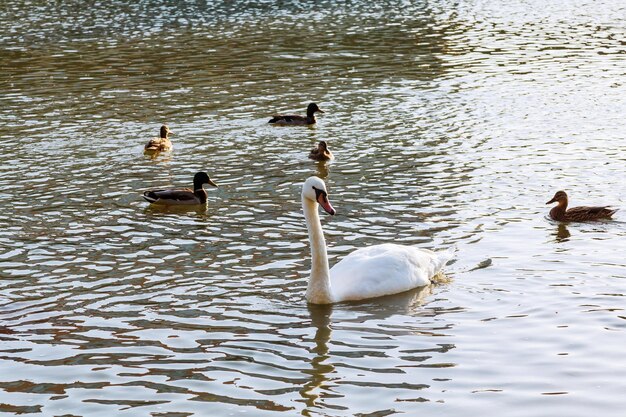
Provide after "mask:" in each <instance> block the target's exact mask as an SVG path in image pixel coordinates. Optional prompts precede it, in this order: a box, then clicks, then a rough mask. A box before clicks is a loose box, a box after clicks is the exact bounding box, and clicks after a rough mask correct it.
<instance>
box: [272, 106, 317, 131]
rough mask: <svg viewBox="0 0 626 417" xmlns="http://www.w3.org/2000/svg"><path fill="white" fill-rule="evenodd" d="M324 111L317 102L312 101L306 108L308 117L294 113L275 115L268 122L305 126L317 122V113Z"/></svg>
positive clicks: (280, 124) (279, 124)
mask: <svg viewBox="0 0 626 417" xmlns="http://www.w3.org/2000/svg"><path fill="white" fill-rule="evenodd" d="M316 112H320V113H324V112H323V111H322V109H320V108H319V107H317V104H315V103H311V104H309V106H308V107H307V109H306V117H304V116H298V115H294V114H287V115H277V116H273V117H272V118H271V119H270V121H269V122H268V123H271V124H273V125H278V126H305V125H312V124H315V122H316V120H315V113H316Z"/></svg>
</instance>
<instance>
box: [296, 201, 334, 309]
mask: <svg viewBox="0 0 626 417" xmlns="http://www.w3.org/2000/svg"><path fill="white" fill-rule="evenodd" d="M302 209H303V210H304V217H305V219H306V227H307V229H308V231H309V241H310V242H311V276H310V278H309V285H308V286H307V289H306V299H307V301H308V302H310V303H313V304H330V303H332V302H333V300H332V293H331V289H330V272H329V270H328V255H327V253H326V240H324V231H323V230H322V224H321V223H320V218H319V215H318V213H317V203H316V202H314V201H311V200H309V199H308V198H305V197H304V196H302Z"/></svg>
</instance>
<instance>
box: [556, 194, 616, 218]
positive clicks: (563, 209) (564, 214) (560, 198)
mask: <svg viewBox="0 0 626 417" xmlns="http://www.w3.org/2000/svg"><path fill="white" fill-rule="evenodd" d="M555 202H557V203H559V204H558V205H557V206H556V207H553V208H552V210H550V217H551V218H552V220H556V221H559V222H587V221H593V220H602V219H610V218H611V216H612V215H614V214H615V212H616V211H617V209H612V208H609V207H607V206H602V207H572V208H571V209H569V210H568V209H567V194H566V193H565V191H557V192H556V194H554V197H552V200H550V201H548V202H547V203H546V204H551V203H555Z"/></svg>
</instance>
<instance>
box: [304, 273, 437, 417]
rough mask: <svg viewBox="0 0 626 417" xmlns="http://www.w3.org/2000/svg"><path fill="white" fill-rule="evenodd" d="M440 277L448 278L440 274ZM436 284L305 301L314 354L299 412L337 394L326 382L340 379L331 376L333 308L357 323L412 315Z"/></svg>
mask: <svg viewBox="0 0 626 417" xmlns="http://www.w3.org/2000/svg"><path fill="white" fill-rule="evenodd" d="M442 279H447V278H445V277H444V276H443V275H442ZM435 285H436V284H430V285H426V286H424V287H420V288H414V289H412V290H409V291H405V292H403V293H399V294H393V295H387V296H384V297H379V298H372V299H368V300H364V301H350V302H344V303H339V304H311V303H308V304H307V308H308V310H309V314H310V316H311V324H312V326H313V327H314V328H315V336H314V338H313V342H314V346H313V347H311V348H310V352H311V353H312V354H313V356H312V359H311V369H310V370H305V371H303V372H304V373H305V374H308V375H309V380H308V381H307V382H306V383H305V384H304V386H303V387H302V389H301V390H300V395H301V396H302V399H303V401H304V403H305V404H306V406H307V408H308V409H307V410H305V411H303V413H302V414H303V415H305V416H309V415H313V413H312V412H311V410H310V408H312V407H316V408H317V407H319V406H320V404H319V402H320V401H324V398H328V397H337V396H340V395H339V394H337V393H335V392H333V386H334V385H335V384H334V383H332V382H329V381H332V380H337V379H339V377H338V376H335V377H333V376H332V375H333V374H335V365H334V362H335V361H333V359H332V357H333V355H332V352H330V348H329V344H330V342H331V337H332V313H333V309H337V310H342V311H348V312H353V313H358V314H359V319H358V322H359V323H361V322H363V321H369V320H384V319H388V318H389V317H391V316H394V315H413V312H414V311H416V309H417V308H418V307H420V306H422V305H423V303H424V300H425V299H426V298H427V297H428V296H430V294H431V293H432V289H433V287H434V286H435ZM429 315H430V314H429ZM341 324H342V325H345V324H349V322H341ZM338 361H339V360H338ZM341 362H343V360H341Z"/></svg>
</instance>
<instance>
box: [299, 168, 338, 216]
mask: <svg viewBox="0 0 626 417" xmlns="http://www.w3.org/2000/svg"><path fill="white" fill-rule="evenodd" d="M302 197H303V198H308V199H309V200H311V201H315V202H316V203H318V204H319V205H320V206H322V208H323V209H324V211H326V213H328V214H330V215H331V216H332V215H334V214H335V213H336V211H335V209H334V208H333V206H332V205H331V204H330V201H329V200H328V191H326V183H324V181H322V180H321V179H320V178H318V177H309V178H307V180H306V181H305V182H304V185H303V186H302Z"/></svg>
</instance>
